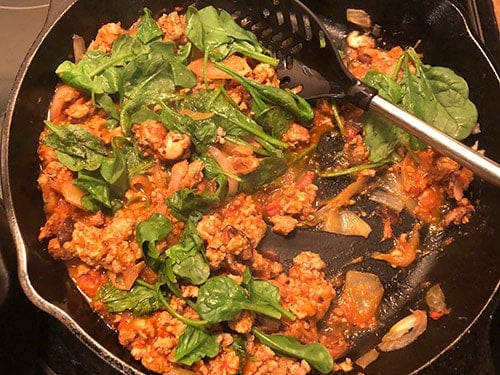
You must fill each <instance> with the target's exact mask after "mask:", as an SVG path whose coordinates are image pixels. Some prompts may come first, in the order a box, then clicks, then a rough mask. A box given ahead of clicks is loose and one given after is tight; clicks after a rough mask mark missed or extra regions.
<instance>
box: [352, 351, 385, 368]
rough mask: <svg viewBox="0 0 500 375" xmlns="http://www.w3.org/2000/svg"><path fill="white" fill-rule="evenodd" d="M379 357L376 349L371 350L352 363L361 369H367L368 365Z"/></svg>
mask: <svg viewBox="0 0 500 375" xmlns="http://www.w3.org/2000/svg"><path fill="white" fill-rule="evenodd" d="M379 355H380V353H379V352H377V350H376V349H371V350H369V351H367V352H366V353H365V354H363V355H362V356H361V357H359V358H358V359H356V361H354V363H356V364H357V365H358V366H359V367H361V368H362V369H365V368H367V367H368V365H369V364H371V363H373V362H375V361H376V360H377V358H378V356H379Z"/></svg>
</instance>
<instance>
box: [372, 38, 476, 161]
mask: <svg viewBox="0 0 500 375" xmlns="http://www.w3.org/2000/svg"><path fill="white" fill-rule="evenodd" d="M412 65H413V67H412ZM400 71H401V74H400ZM398 76H401V78H400V80H399V82H397V81H396V80H395V79H396V78H397V77H398ZM393 77H396V78H394V79H391V78H389V77H386V76H385V75H383V74H382V73H381V72H377V71H370V72H367V74H366V76H365V78H364V81H365V82H367V83H368V84H370V85H371V86H373V87H375V88H377V89H378V90H379V94H380V95H381V96H383V97H384V98H386V99H388V100H390V101H391V102H393V103H394V104H396V105H399V106H400V107H402V108H403V109H406V110H407V111H408V112H410V113H412V114H414V115H415V116H417V117H418V118H420V119H422V120H424V121H425V122H427V123H429V124H431V125H433V126H434V127H436V128H437V129H439V130H441V131H443V132H445V133H446V134H448V135H450V136H452V137H454V138H456V139H458V140H461V139H464V138H466V137H467V136H469V135H470V133H471V132H472V130H473V128H474V126H475V125H476V122H477V110H476V107H475V105H474V104H473V103H472V102H471V101H470V100H469V99H468V95H469V91H468V86H467V83H466V82H465V80H464V79H463V78H461V77H459V76H458V75H457V74H455V73H454V72H453V71H452V70H451V69H448V68H444V67H436V66H434V67H433V66H429V65H424V64H423V63H422V61H421V60H420V58H419V57H418V55H417V53H416V52H415V50H414V49H413V48H408V49H406V50H405V51H404V53H403V55H402V56H401V57H400V61H399V62H398V64H397V67H396V70H395V72H394V74H393ZM363 123H364V131H365V132H364V141H365V144H366V146H367V148H368V150H369V151H370V155H369V160H370V161H371V162H375V163H376V162H381V161H383V160H391V159H392V160H398V158H397V155H396V153H395V151H396V150H397V148H398V147H399V146H404V147H406V148H407V149H409V150H422V149H424V148H425V147H426V144H425V143H424V142H422V141H421V140H419V139H417V138H416V137H414V136H412V135H410V134H408V133H406V132H404V131H403V130H401V129H399V128H397V127H396V126H394V125H393V124H392V123H391V122H390V121H389V120H386V119H383V118H381V117H380V116H378V115H376V114H372V113H370V112H366V113H365V114H364V120H363Z"/></svg>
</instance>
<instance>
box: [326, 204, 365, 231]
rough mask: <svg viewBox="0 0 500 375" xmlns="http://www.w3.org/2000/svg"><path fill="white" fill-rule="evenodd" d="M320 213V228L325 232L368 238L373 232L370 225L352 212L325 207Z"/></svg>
mask: <svg viewBox="0 0 500 375" xmlns="http://www.w3.org/2000/svg"><path fill="white" fill-rule="evenodd" d="M320 211H321V212H320ZM320 211H318V213H319V216H320V218H321V220H320V221H319V227H320V229H322V230H324V231H325V232H329V233H337V234H343V235H345V236H362V237H364V238H367V237H368V235H369V234H370V232H371V231H372V228H371V227H370V225H368V223H367V222H366V221H364V220H363V219H361V218H360V217H359V216H358V215H356V214H355V213H354V212H352V211H351V210H348V209H341V210H338V211H337V210H328V206H325V207H323V209H321V210H320Z"/></svg>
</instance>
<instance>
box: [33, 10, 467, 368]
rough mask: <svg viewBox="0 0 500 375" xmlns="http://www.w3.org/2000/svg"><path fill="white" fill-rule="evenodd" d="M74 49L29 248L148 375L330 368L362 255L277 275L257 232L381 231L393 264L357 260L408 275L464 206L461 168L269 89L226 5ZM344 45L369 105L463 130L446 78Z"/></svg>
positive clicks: (370, 45)
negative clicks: (64, 274) (35, 239)
mask: <svg viewBox="0 0 500 375" xmlns="http://www.w3.org/2000/svg"><path fill="white" fill-rule="evenodd" d="M75 41H76V42H75V46H76V47H75V56H77V57H76V61H64V62H62V63H61V65H60V66H59V67H58V68H57V70H56V73H57V74H58V75H59V77H60V78H61V83H60V84H59V85H58V87H57V88H56V89H55V93H54V97H53V100H52V103H51V107H50V112H49V119H48V120H47V121H46V127H45V129H44V130H43V132H42V134H41V136H40V145H39V150H38V154H39V157H40V161H41V171H40V176H39V179H38V183H39V186H40V189H41V192H42V195H43V200H44V204H45V212H46V215H47V221H46V223H45V225H44V226H43V227H42V228H41V231H40V235H39V238H40V240H41V241H45V242H46V243H47V249H48V252H49V253H50V254H51V255H52V256H53V257H54V258H56V259H60V260H62V261H65V262H66V265H67V268H68V271H69V274H70V276H71V277H72V279H73V280H74V282H75V283H76V285H77V286H78V288H79V289H80V290H81V291H82V293H83V294H84V295H85V296H86V297H87V298H88V300H89V303H90V304H91V305H92V307H93V308H94V309H95V311H96V312H97V313H99V314H100V315H101V316H102V317H103V319H105V320H106V322H107V323H108V324H109V325H110V326H111V327H113V328H114V329H116V330H117V332H118V339H119V341H120V343H121V344H122V345H123V346H125V347H127V348H128V349H129V350H130V352H131V354H132V356H133V357H134V358H135V359H137V360H138V361H140V362H141V363H142V364H143V365H144V366H145V367H146V368H147V369H149V370H152V371H155V372H158V373H169V372H170V373H173V374H174V373H177V371H180V369H182V371H186V372H187V373H191V372H193V373H200V374H222V373H226V374H237V373H245V374H269V373H273V374H275V373H276V374H278V373H283V374H285V373H289V374H306V373H309V372H311V371H313V370H316V371H319V372H320V373H329V372H331V371H332V370H333V369H336V368H337V367H336V366H337V365H336V364H335V363H334V359H337V358H342V357H343V356H344V355H345V354H346V353H348V351H349V349H350V348H351V347H352V346H353V345H354V344H355V337H356V335H357V334H359V333H360V332H365V331H369V330H374V329H375V328H376V327H377V325H378V319H377V311H378V307H379V305H380V302H381V300H382V298H383V294H384V287H383V285H382V283H381V282H380V280H379V277H378V276H377V275H375V274H372V273H367V272H360V271H358V270H356V267H355V266H356V264H357V263H359V262H360V261H361V259H353V260H352V264H353V267H352V269H350V270H349V271H347V272H345V273H344V272H343V271H342V270H339V272H338V274H336V275H333V276H332V275H327V274H326V273H325V268H326V263H325V259H321V258H320V256H319V255H318V254H316V253H315V252H314V246H315V244H311V247H310V248H305V249H303V251H302V252H301V253H300V254H298V255H297V256H296V257H295V258H294V259H293V262H292V264H283V263H282V262H280V254H279V253H277V252H276V251H274V250H273V249H269V248H263V247H262V246H259V244H260V243H261V241H262V239H263V237H264V236H265V235H266V231H267V230H268V228H270V229H269V230H272V231H274V232H275V233H277V234H279V235H282V236H288V235H290V234H291V233H294V232H295V231H298V230H303V229H307V230H311V231H325V232H331V233H335V234H338V235H349V236H362V237H365V238H367V237H369V236H372V237H373V236H377V237H378V239H379V241H380V243H388V242H389V243H391V244H392V246H391V248H390V250H389V251H383V252H382V251H377V250H376V249H374V251H373V253H371V254H366V256H367V257H372V258H373V259H375V260H378V261H381V262H386V263H387V267H395V268H396V267H407V266H409V265H411V264H412V263H413V262H415V261H418V257H419V252H420V251H422V250H423V249H422V248H421V245H420V241H419V239H420V232H421V230H422V228H429V227H432V228H434V230H442V229H444V228H446V227H448V226H450V225H461V224H463V223H466V222H467V221H468V220H469V217H470V215H472V213H473V211H474V207H473V205H472V204H471V202H470V201H469V199H468V198H467V197H466V194H465V191H466V190H467V188H468V185H469V184H470V182H471V180H472V178H473V175H472V173H471V172H470V171H468V170H466V169H464V168H462V167H460V166H459V165H458V164H457V163H456V162H454V161H452V160H451V159H449V158H448V157H444V156H441V155H439V154H438V153H437V152H435V151H434V150H432V149H430V148H428V147H427V146H426V145H425V144H423V143H422V142H421V141H419V140H417V139H415V138H413V137H412V136H410V135H408V134H406V133H404V132H403V131H401V130H399V129H397V128H395V127H394V126H392V125H391V124H390V123H387V122H386V121H385V120H381V119H379V118H377V117H375V116H374V115H372V114H370V113H363V112H362V111H361V110H359V109H357V108H354V107H353V106H351V105H349V104H347V103H343V102H335V101H332V100H318V101H315V102H307V101H305V100H304V99H302V98H301V97H300V96H299V95H297V91H294V90H285V89H281V88H280V87H279V80H278V78H277V76H276V70H275V67H276V64H277V63H278V60H277V59H276V58H275V57H274V56H273V54H272V53H271V52H270V51H269V50H267V49H266V48H265V47H263V46H262V45H261V44H260V43H259V41H258V40H257V38H256V37H255V35H253V34H252V33H250V32H249V31H246V30H244V29H243V28H241V27H240V26H239V25H237V24H236V23H235V22H234V21H233V19H232V18H231V15H230V14H228V13H227V12H225V11H224V10H218V9H215V8H213V7H206V8H203V9H195V8H193V7H190V8H188V9H187V11H186V12H185V13H183V12H177V11H176V12H172V13H169V14H163V15H161V16H160V17H158V18H155V17H153V15H152V14H151V12H150V11H149V10H148V9H145V10H144V14H143V15H142V17H141V18H140V19H139V20H137V22H136V23H134V24H133V25H132V26H131V27H129V28H125V27H124V26H123V25H121V24H120V23H119V22H118V23H109V24H106V25H104V26H102V28H101V29H100V30H99V31H98V33H97V35H96V37H95V39H94V40H93V41H92V42H91V43H90V44H89V46H88V47H87V48H85V47H82V40H81V39H79V38H78V37H76V38H75ZM347 44H348V48H347V50H346V51H345V55H344V56H345V62H346V64H347V66H348V67H349V69H350V70H351V71H352V72H353V73H354V74H355V75H356V76H357V77H360V78H363V79H364V80H366V81H367V82H369V83H370V84H372V85H373V86H375V87H377V88H378V89H379V90H380V93H381V94H382V95H383V96H384V97H386V98H388V99H390V100H392V101H394V102H395V103H398V104H399V105H401V106H403V107H405V108H407V109H408V110H410V111H412V112H414V113H415V114H417V115H419V116H421V117H424V118H425V119H426V121H428V122H430V123H432V124H433V125H435V126H437V127H440V129H442V130H443V131H445V132H447V133H448V134H450V135H452V136H454V137H455V138H457V139H463V138H465V137H467V136H468V135H469V134H470V133H471V132H472V131H474V129H475V127H476V122H477V112H476V110H475V107H474V104H473V103H471V102H470V100H469V99H468V88H467V84H466V82H465V81H464V80H463V79H462V78H460V77H459V76H457V75H456V74H455V73H454V72H453V71H451V70H450V69H447V68H442V67H432V66H428V65H425V64H424V63H423V62H422V56H420V55H419V54H418V53H417V51H416V50H415V49H413V48H411V47H409V48H405V49H403V48H400V47H395V48H392V49H391V50H387V51H385V50H381V49H378V48H377V47H376V45H375V41H374V39H373V38H372V37H371V36H369V35H364V34H356V33H353V34H351V35H350V36H349V38H348V39H347ZM83 45H84V42H83ZM297 90H300V88H297ZM332 181H334V184H335V188H334V189H333V190H334V191H332V189H328V193H325V190H324V189H322V187H323V186H324V185H326V184H331V183H332ZM367 207H369V208H367ZM403 214H405V215H410V216H411V217H413V225H412V227H411V228H401V226H400V225H399V223H400V216H401V215H403ZM374 219H375V220H377V221H379V222H380V223H381V228H382V230H381V231H378V230H377V231H375V230H373V228H372V226H371V225H370V224H369V222H370V221H372V220H374ZM434 294H435V293H434ZM439 295H440V296H441V298H440V301H442V302H443V299H444V297H443V296H442V291H441V293H440V294H439ZM444 306H445V308H444V309H440V310H439V311H440V313H439V314H438V315H439V316H441V315H443V314H447V313H449V312H450V310H449V309H448V308H447V307H446V305H444ZM409 313H410V312H409ZM426 315H427V314H426V312H425V311H422V310H415V311H413V312H411V315H409V317H408V318H407V319H406V320H404V321H403V322H402V323H401V324H400V325H397V326H395V328H394V332H396V336H397V335H398V334H400V331H401V330H402V329H401V327H403V328H404V329H407V330H408V331H412V330H413V327H414V326H415V327H418V329H414V330H413V331H414V333H413V334H408V332H406V333H405V334H404V335H403V334H401V335H402V336H404V339H403V340H400V339H398V337H396V338H394V335H395V334H394V332H392V331H390V332H389V333H388V336H384V341H383V342H382V343H381V344H380V346H379V348H380V350H394V348H399V347H401V346H404V345H407V344H409V343H411V342H412V341H413V340H414V339H416V338H417V336H418V335H420V334H422V333H423V331H424V330H425V327H426V319H427V318H426ZM433 316H434V317H436V316H437V315H436V314H435V313H434V315H433ZM408 324H410V325H411V324H414V326H411V327H410V328H408ZM415 332H416V333H415ZM391 334H392V336H391ZM372 354H373V353H371V354H370V357H371V358H376V353H374V354H375V356H373V355H372ZM359 363H363V366H366V365H367V364H368V363H369V360H367V359H366V358H364V359H363V360H361V358H360V361H359ZM343 365H344V367H345V366H349V363H347V364H346V363H344V364H343ZM341 367H342V366H341Z"/></svg>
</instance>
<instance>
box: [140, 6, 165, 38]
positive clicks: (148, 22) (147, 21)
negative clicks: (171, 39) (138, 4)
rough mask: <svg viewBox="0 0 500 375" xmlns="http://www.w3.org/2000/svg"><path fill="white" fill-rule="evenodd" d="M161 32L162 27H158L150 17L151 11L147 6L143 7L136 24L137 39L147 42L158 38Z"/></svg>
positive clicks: (161, 34)
mask: <svg viewBox="0 0 500 375" xmlns="http://www.w3.org/2000/svg"><path fill="white" fill-rule="evenodd" d="M163 34H164V33H163V31H162V29H160V27H159V26H158V24H157V23H156V21H155V20H154V19H153V17H151V11H150V10H149V9H148V8H144V15H143V16H142V17H141V21H140V22H139V25H138V26H137V39H139V40H140V41H141V42H142V43H144V44H147V43H149V42H151V41H153V40H157V39H160V38H161V37H162V36H163Z"/></svg>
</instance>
